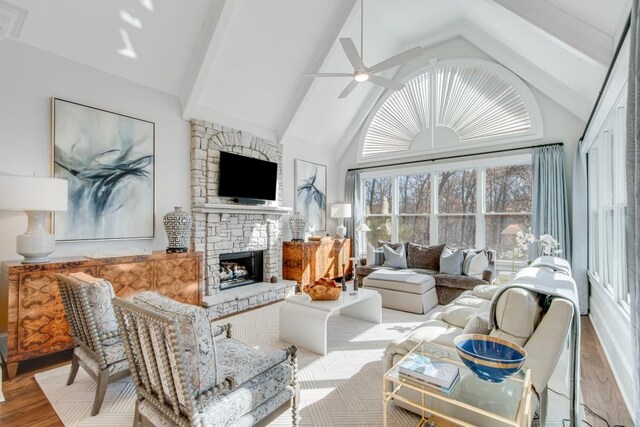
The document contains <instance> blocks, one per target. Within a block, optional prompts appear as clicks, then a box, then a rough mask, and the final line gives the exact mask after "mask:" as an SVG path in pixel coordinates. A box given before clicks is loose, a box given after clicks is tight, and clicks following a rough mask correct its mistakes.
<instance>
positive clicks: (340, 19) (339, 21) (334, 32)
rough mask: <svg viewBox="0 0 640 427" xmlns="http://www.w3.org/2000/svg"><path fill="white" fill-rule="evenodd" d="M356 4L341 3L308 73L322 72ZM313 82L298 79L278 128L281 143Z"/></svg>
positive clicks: (347, 0) (354, 2)
mask: <svg viewBox="0 0 640 427" xmlns="http://www.w3.org/2000/svg"><path fill="white" fill-rule="evenodd" d="M356 2H357V0H346V1H343V2H341V4H340V7H339V9H338V12H337V13H336V16H335V18H334V19H332V20H331V22H332V23H333V24H332V25H331V26H330V27H329V28H328V31H327V33H326V36H325V37H324V39H323V40H322V42H321V43H320V46H318V48H317V49H316V50H315V51H316V52H317V55H315V56H314V57H313V60H312V61H311V63H309V64H308V65H307V67H306V70H307V71H306V72H308V73H318V72H320V70H321V69H322V66H323V65H324V63H325V61H326V60H327V57H328V55H329V52H330V51H331V48H332V47H333V45H334V43H335V42H336V40H338V37H339V35H340V31H342V28H343V27H344V25H345V24H346V22H347V19H348V18H349V15H350V14H351V12H352V10H353V8H354V7H355V5H356ZM313 80H314V79H312V78H309V77H303V76H299V77H298V87H297V88H296V90H295V92H294V94H293V96H292V98H291V101H290V102H289V106H288V108H287V109H286V111H285V113H284V115H283V117H282V119H281V120H280V124H279V125H278V127H277V131H276V132H277V135H278V136H279V139H280V141H283V140H285V137H286V136H287V132H288V131H289V129H290V127H291V124H292V123H293V120H294V119H295V117H296V115H297V114H298V112H299V111H300V107H301V106H302V103H303V101H304V99H305V98H306V96H307V93H308V92H309V89H310V88H311V85H312V84H313Z"/></svg>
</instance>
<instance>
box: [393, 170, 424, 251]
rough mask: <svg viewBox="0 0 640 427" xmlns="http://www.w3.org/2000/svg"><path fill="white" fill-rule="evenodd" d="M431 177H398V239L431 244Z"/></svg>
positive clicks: (421, 175) (417, 175) (420, 175)
mask: <svg viewBox="0 0 640 427" xmlns="http://www.w3.org/2000/svg"><path fill="white" fill-rule="evenodd" d="M430 213H431V175H430V174H416V175H404V176H399V177H398V239H399V240H400V241H403V242H415V243H422V244H429V241H430V239H429V234H430V233H429V214H430Z"/></svg>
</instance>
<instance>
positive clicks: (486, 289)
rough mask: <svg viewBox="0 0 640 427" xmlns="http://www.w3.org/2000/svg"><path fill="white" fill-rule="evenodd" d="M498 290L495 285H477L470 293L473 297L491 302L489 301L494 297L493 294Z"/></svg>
mask: <svg viewBox="0 0 640 427" xmlns="http://www.w3.org/2000/svg"><path fill="white" fill-rule="evenodd" d="M498 288H499V287H498V286H496V285H478V286H476V287H475V288H473V290H472V291H471V293H472V294H473V295H474V296H477V297H478V298H482V299H486V300H489V301H491V299H492V298H493V296H494V295H495V293H496V291H497V290H498Z"/></svg>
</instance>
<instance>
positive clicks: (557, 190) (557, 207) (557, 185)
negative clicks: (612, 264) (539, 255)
mask: <svg viewBox="0 0 640 427" xmlns="http://www.w3.org/2000/svg"><path fill="white" fill-rule="evenodd" d="M533 234H534V235H535V236H536V237H539V236H541V235H543V234H550V235H551V236H553V237H554V238H555V239H556V240H557V241H558V242H559V243H560V249H562V254H560V256H561V257H562V258H564V259H566V260H570V259H571V241H570V240H569V215H568V213H567V185H566V181H565V172H564V149H563V148H562V146H561V145H551V146H546V147H537V148H534V149H533Z"/></svg>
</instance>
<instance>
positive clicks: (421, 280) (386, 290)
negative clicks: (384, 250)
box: [363, 269, 438, 314]
mask: <svg viewBox="0 0 640 427" xmlns="http://www.w3.org/2000/svg"><path fill="white" fill-rule="evenodd" d="M363 285H364V287H365V288H371V289H375V290H377V291H378V292H379V293H380V295H381V296H382V306H383V307H385V308H392V309H394V310H401V311H409V312H411V313H418V314H424V313H426V312H428V311H429V310H431V309H432V308H434V307H435V306H436V305H438V296H437V295H436V282H435V279H434V278H433V276H430V275H428V274H422V273H416V272H415V271H413V270H411V269H406V270H377V271H374V272H373V273H371V274H369V275H368V276H367V277H365V278H364V280H363Z"/></svg>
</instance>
